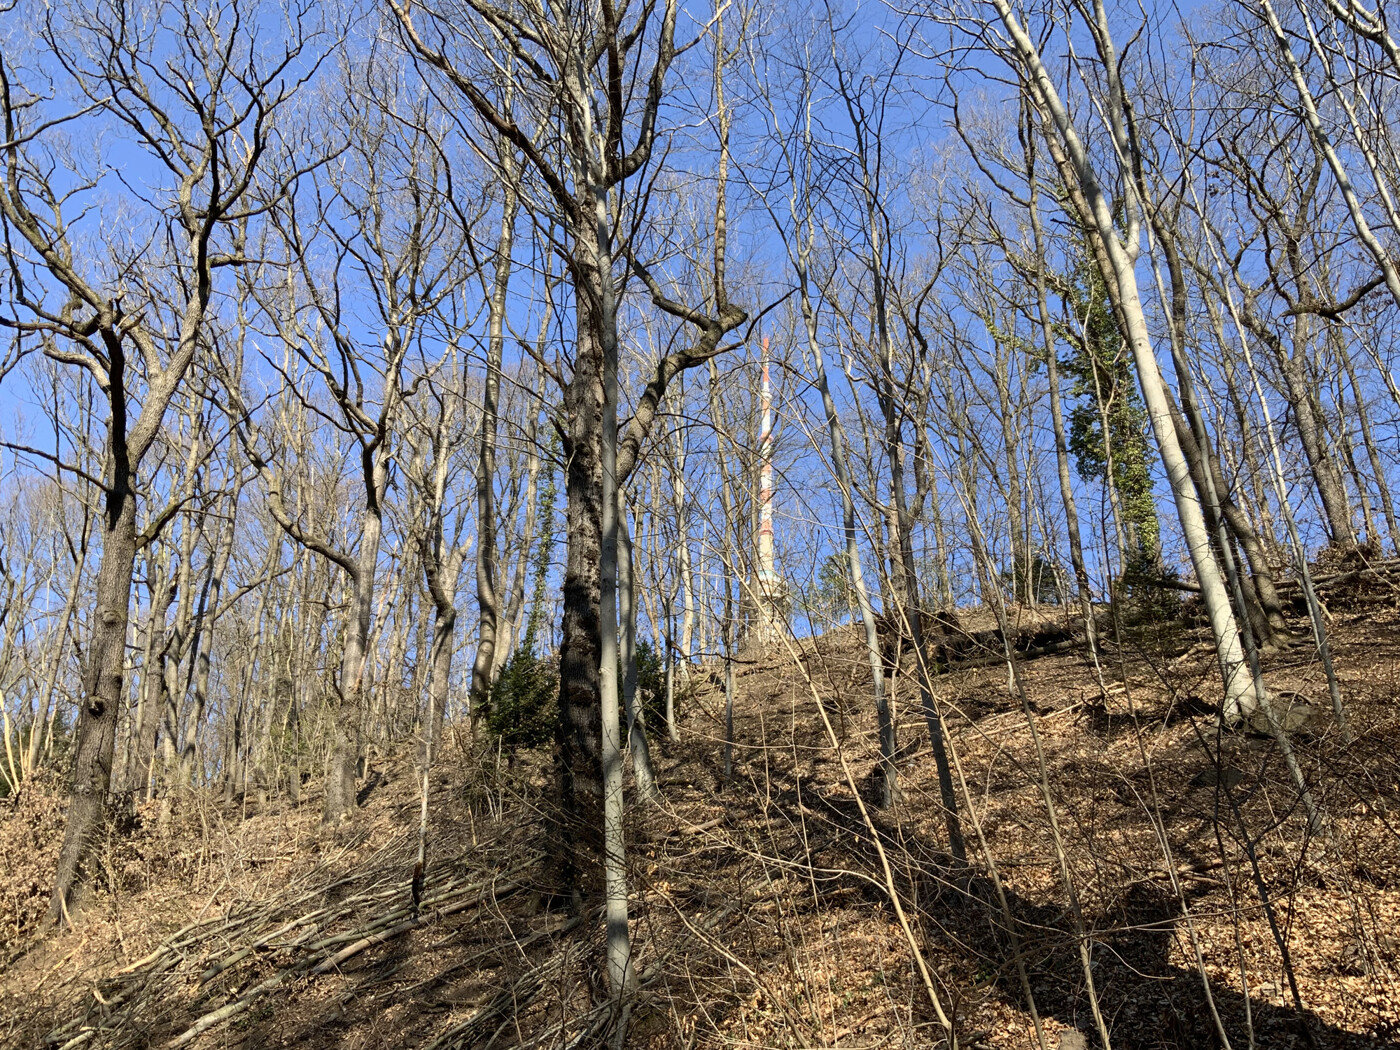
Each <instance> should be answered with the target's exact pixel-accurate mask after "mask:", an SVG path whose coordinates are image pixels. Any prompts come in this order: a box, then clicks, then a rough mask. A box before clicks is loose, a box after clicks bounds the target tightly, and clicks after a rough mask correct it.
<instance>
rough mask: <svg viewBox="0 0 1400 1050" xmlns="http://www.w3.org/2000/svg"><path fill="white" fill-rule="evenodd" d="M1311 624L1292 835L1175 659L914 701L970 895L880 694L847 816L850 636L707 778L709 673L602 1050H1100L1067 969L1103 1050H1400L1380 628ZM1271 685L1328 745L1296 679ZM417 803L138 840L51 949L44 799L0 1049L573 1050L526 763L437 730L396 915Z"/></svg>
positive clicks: (661, 749) (1192, 666)
mask: <svg viewBox="0 0 1400 1050" xmlns="http://www.w3.org/2000/svg"><path fill="white" fill-rule="evenodd" d="M1332 612H1333V616H1334V619H1333V624H1332V627H1333V645H1334V649H1335V660H1336V666H1337V672H1338V676H1339V679H1340V683H1341V688H1342V695H1343V697H1344V699H1345V701H1346V704H1347V709H1348V713H1349V716H1350V720H1351V725H1352V729H1353V731H1354V734H1355V735H1354V739H1352V740H1351V741H1350V742H1344V741H1343V739H1342V734H1341V733H1340V732H1339V731H1338V730H1337V729H1336V728H1335V727H1334V726H1333V725H1332V724H1331V722H1330V720H1329V719H1328V718H1325V717H1324V718H1313V719H1312V720H1311V721H1310V722H1309V723H1308V724H1307V725H1305V726H1304V727H1302V728H1301V729H1299V730H1298V731H1297V732H1296V733H1295V734H1294V746H1295V748H1296V751H1297V755H1298V759H1299V762H1300V764H1301V767H1302V769H1303V771H1304V773H1305V775H1306V777H1307V780H1308V783H1309V786H1310V789H1311V791H1312V793H1313V796H1314V798H1315V800H1316V802H1317V804H1318V806H1319V807H1320V809H1321V810H1322V811H1323V812H1324V815H1325V827H1324V829H1323V830H1321V831H1320V832H1319V833H1318V834H1310V833H1309V831H1308V827H1307V820H1306V817H1305V815H1304V813H1303V811H1302V807H1301V805H1300V804H1299V800H1298V793H1297V791H1296V790H1295V788H1294V786H1293V783H1292V781H1291V780H1290V778H1289V775H1288V773H1287V771H1286V769H1285V767H1284V764H1283V762H1282V761H1281V759H1280V757H1279V756H1278V754H1277V751H1276V749H1275V747H1274V745H1273V744H1272V743H1271V742H1270V741H1269V740H1268V739H1267V738H1263V737H1257V736H1254V735H1251V734H1249V733H1246V732H1243V731H1235V732H1229V733H1222V732H1221V731H1220V730H1219V729H1218V728H1217V726H1216V722H1215V719H1214V718H1213V717H1212V715H1211V712H1210V708H1211V702H1210V701H1211V698H1212V697H1213V696H1214V695H1215V692H1216V691H1217V690H1218V682H1219V677H1218V671H1217V669H1216V665H1215V661H1214V657H1213V655H1212V652H1211V650H1210V649H1209V648H1208V647H1207V646H1206V645H1205V644H1204V635H1203V633H1201V632H1200V631H1199V630H1195V629H1185V628H1182V627H1181V626H1180V625H1162V626H1146V627H1138V628H1134V629H1133V630H1131V631H1129V632H1127V633H1125V634H1124V635H1122V636H1121V637H1120V638H1118V639H1115V640H1112V641H1106V642H1105V645H1104V656H1103V660H1102V664H1101V672H1102V680H1103V681H1104V682H1105V684H1106V688H1105V689H1104V690H1102V691H1101V689H1100V685H1099V681H1100V677H1099V674H1098V673H1096V671H1095V669H1094V667H1093V665H1092V664H1091V663H1089V662H1087V661H1086V656H1085V654H1084V653H1082V652H1081V653H1064V654H1059V655H1054V656H1047V657H1043V658H1040V659H1035V660H1031V661H1027V662H1025V663H1024V664H1023V665H1022V668H1021V670H1022V677H1023V682H1024V685H1025V688H1026V691H1027V695H1028V698H1029V701H1030V706H1031V709H1032V710H1031V712H1030V713H1029V717H1028V714H1027V712H1026V711H1024V710H1023V708H1022V706H1021V704H1020V701H1019V700H1018V699H1016V697H1015V694H1014V693H1013V692H1012V691H1011V690H1010V689H1009V688H1008V675H1007V670H1006V667H1005V666H1004V665H1002V666H996V665H989V666H982V667H977V668H972V669H967V670H961V671H952V672H947V673H944V674H941V675H939V677H938V678H937V680H936V683H935V684H936V687H937V691H938V700H939V702H940V708H941V710H942V711H943V712H944V717H945V719H946V723H947V729H948V735H949V741H950V746H951V750H952V753H953V755H954V757H955V759H956V763H955V764H956V767H957V769H956V775H957V776H959V777H960V781H961V782H960V783H958V784H957V792H958V795H959V799H960V807H961V809H962V811H963V830H964V834H965V836H966V839H967V844H968V856H969V866H968V867H966V868H963V867H960V866H958V865H956V864H954V863H953V862H952V861H951V858H950V857H949V856H948V848H949V847H948V836H947V832H946V829H945V821H944V819H943V813H942V810H941V808H940V806H939V805H938V801H937V800H938V798H939V791H938V784H937V778H936V776H935V773H934V765H933V762H932V757H931V750H930V747H929V737H928V733H927V731H926V729H925V726H924V722H923V718H922V715H921V712H920V705H919V696H918V691H917V689H916V688H915V687H914V685H913V683H912V681H911V679H910V678H909V677H907V676H901V677H899V678H898V679H897V680H896V681H895V683H894V690H895V705H896V709H897V711H898V716H899V722H900V724H899V733H900V741H901V744H902V745H903V748H902V750H901V753H900V757H899V768H900V772H901V785H902V788H903V792H904V797H903V800H902V801H901V802H900V803H899V804H897V805H896V806H895V807H893V808H892V809H889V810H879V809H878V808H876V806H875V801H876V792H875V790H874V769H875V762H874V756H875V753H876V748H875V726H874V719H873V716H872V714H871V712H870V710H869V708H870V704H869V702H868V696H869V688H870V672H869V667H868V664H866V662H865V658H864V654H863V651H862V648H861V645H860V643H859V640H858V637H857V634H856V632H855V631H853V630H850V629H838V630H835V631H832V632H831V633H829V634H827V635H825V636H823V637H821V638H818V639H815V640H805V641H799V642H798V643H795V645H796V648H797V649H798V650H800V654H799V655H797V656H796V657H794V656H793V655H791V654H790V653H789V651H788V650H787V648H786V647H785V646H783V645H782V644H779V645H776V646H773V647H770V648H769V649H768V650H767V651H764V652H758V653H749V654H747V655H746V656H744V657H743V658H742V660H741V661H740V663H739V665H738V667H737V674H738V690H737V703H736V711H735V744H734V758H733V771H732V774H731V776H730V777H729V778H728V779H727V780H726V778H725V777H724V775H723V773H724V767H723V753H724V740H723V735H724V734H723V710H722V703H723V691H722V689H721V688H720V686H721V679H720V674H719V668H718V667H717V666H714V665H710V666H706V667H704V668H701V669H698V670H697V671H696V672H695V675H694V678H693V683H694V685H693V688H692V689H691V690H690V692H689V693H688V695H687V696H686V697H685V699H684V700H683V704H684V711H685V715H684V717H683V718H682V721H681V726H680V729H681V739H680V741H679V742H678V743H674V744H673V743H670V742H668V741H666V740H664V739H660V738H659V734H658V735H657V736H658V738H657V739H654V741H653V750H654V753H655V755H656V761H657V767H658V772H659V776H660V781H661V795H662V798H661V800H660V801H659V802H657V803H656V804H654V805H651V806H648V807H645V808H641V807H635V806H634V807H633V808H632V810H631V812H630V814H629V827H628V849H629V858H628V859H629V865H630V885H631V887H632V890H633V893H632V902H631V912H632V917H633V920H634V921H633V938H634V947H635V960H636V966H637V972H638V983H639V991H638V993H637V996H636V998H635V1000H634V1003H635V1005H634V1008H633V1010H632V1015H631V1018H630V1028H629V1045H632V1046H637V1047H656V1048H662V1047H666V1048H669V1047H685V1048H691V1047H720V1046H725V1047H743V1048H760V1047H761V1048H767V1047H842V1048H874V1047H934V1046H941V1045H945V1038H946V1030H945V1028H944V1026H943V1024H942V1023H941V1021H940V1018H939V1013H940V1011H941V1012H942V1014H943V1016H944V1017H947V1018H948V1019H949V1020H950V1022H951V1023H952V1025H953V1026H954V1028H955V1030H956V1033H957V1040H958V1043H957V1045H959V1046H962V1047H973V1048H979V1047H996V1048H1002V1047H1007V1048H1010V1047H1018V1048H1020V1047H1034V1046H1038V1045H1040V1044H1039V1043H1038V1042H1037V1037H1036V1030H1035V1020H1034V1018H1033V1015H1032V1013H1031V1011H1030V1009H1028V1005H1027V1004H1028V999H1027V995H1026V986H1027V985H1029V988H1030V991H1031V993H1032V996H1033V999H1034V1003H1035V1008H1036V1015H1037V1016H1038V1018H1039V1024H1040V1026H1041V1028H1042V1030H1043V1033H1044V1045H1045V1046H1047V1047H1050V1048H1053V1047H1056V1046H1063V1047H1075V1046H1094V1045H1097V1041H1098V1037H1097V1035H1096V1034H1095V1033H1096V1030H1097V1024H1096V1021H1095V1018H1094V1008H1093V1003H1092V1002H1091V996H1090V994H1089V990H1088V982H1087V981H1086V965H1085V964H1086V961H1087V972H1088V973H1089V974H1091V975H1092V979H1093V988H1094V992H1095V998H1096V1001H1097V1006H1098V1011H1099V1013H1100V1015H1101V1016H1102V1018H1103V1024H1104V1025H1105V1027H1106V1028H1107V1030H1108V1032H1109V1034H1110V1037H1111V1043H1112V1045H1113V1046H1114V1047H1119V1048H1139V1047H1140V1048H1167V1047H1209V1046H1219V1045H1222V1044H1221V1040H1220V1037H1219V1035H1218V1032H1219V1031H1220V1030H1223V1031H1224V1032H1225V1033H1226V1035H1227V1037H1228V1039H1229V1042H1230V1045H1231V1046H1232V1047H1235V1048H1240V1050H1243V1048H1245V1047H1254V1046H1258V1047H1288V1046H1307V1045H1314V1046H1319V1047H1338V1048H1351V1047H1358V1048H1359V1047H1377V1046H1395V1045H1400V980H1398V978H1400V612H1397V610H1396V608H1395V605H1394V602H1393V601H1391V600H1385V601H1371V602H1367V603H1366V604H1353V605H1350V606H1347V605H1346V603H1343V602H1334V603H1333V609H1332ZM1294 628H1295V630H1296V631H1297V632H1298V633H1299V634H1300V635H1305V633H1306V624H1305V623H1304V622H1301V621H1300V622H1298V623H1296V624H1294ZM1265 672H1266V674H1267V677H1268V679H1269V681H1270V683H1271V685H1272V687H1273V689H1274V690H1275V691H1276V692H1277V693H1278V694H1280V696H1281V697H1283V698H1285V699H1298V698H1302V699H1305V700H1306V701H1308V702H1310V703H1311V704H1313V705H1315V706H1316V707H1317V708H1319V709H1321V710H1322V711H1323V712H1330V708H1329V703H1328V699H1327V689H1326V682H1325V679H1324V677H1323V675H1322V672H1321V669H1320V667H1319V665H1318V661H1317V656H1316V653H1315V651H1314V649H1313V647H1312V646H1311V645H1310V644H1300V645H1298V646H1296V647H1294V648H1292V649H1289V650H1286V651H1282V652H1278V653H1273V654H1269V655H1267V656H1266V657H1265ZM809 683H810V684H809ZM1104 694H1106V700H1105V696H1104ZM1032 727H1033V728H1034V734H1033V733H1032ZM1037 742H1038V743H1037ZM1038 750H1039V752H1040V753H1041V754H1043V768H1044V774H1043V775H1042V772H1041V770H1042V762H1041V761H1040V760H1039V759H1038V757H1037V751H1038ZM416 779H417V778H416V775H415V772H414V766H413V761H412V751H411V749H410V748H408V747H407V746H406V747H405V749H404V752H403V754H401V755H391V756H384V757H381V759H380V760H379V761H377V762H376V763H374V765H373V766H372V771H371V773H370V774H369V776H368V778H367V779H366V780H365V781H364V782H363V790H362V792H361V794H362V801H363V806H362V808H361V809H360V811H359V812H358V814H357V816H356V817H355V818H354V820H353V822H352V823H351V825H350V826H349V827H348V828H346V829H345V830H344V831H343V832H342V833H340V834H339V835H337V836H334V837H332V836H327V835H326V834H324V833H323V832H322V831H321V829H320V828H319V827H318V822H317V818H318V814H319V801H320V800H319V797H318V796H317V793H316V784H315V782H314V781H313V782H312V783H311V784H310V785H308V788H307V791H306V795H305V797H304V798H303V800H302V801H301V802H300V803H299V804H296V805H293V804H291V803H289V802H286V801H278V800H273V801H269V802H266V803H263V804H258V803H257V802H256V800H254V799H252V798H249V799H247V800H245V801H244V802H242V803H240V804H238V805H229V804H224V803H223V802H222V801H221V800H219V799H216V798H214V797H212V796H210V797H206V796H200V795H193V796H190V797H188V798H185V799H183V800H180V801H179V803H178V804H177V805H175V806H174V808H173V812H170V813H167V814H166V815H165V816H164V817H162V815H161V811H160V804H159V803H156V804H153V805H152V806H149V807H145V808H140V809H138V810H137V811H136V813H135V815H134V817H133V818H132V819H130V820H127V821H125V822H124V823H123V824H122V825H121V826H119V827H118V826H114V827H113V828H112V829H111V830H110V832H109V833H108V834H107V836H106V838H105V839H104V841H103V843H102V844H101V848H100V849H99V851H98V854H99V858H98V863H97V865H96V868H97V885H96V886H95V887H94V888H93V889H92V890H90V891H89V892H88V893H87V894H86V896H85V898H84V899H83V900H82V901H81V902H80V905H79V908H78V911H77V914H76V915H75V916H74V920H75V921H74V928H73V929H71V930H68V931H65V932H63V933H58V934H49V935H48V936H47V937H42V938H41V937H39V936H38V934H37V933H36V919H37V916H38V914H39V911H40V910H41V909H42V905H43V898H44V894H45V892H46V889H47V880H48V878H49V876H50V875H51V872H52V866H53V861H54V855H55V853H56V849H57V841H58V838H59V835H60V832H61V818H62V813H61V806H60V804H59V802H58V801H57V800H56V797H55V795H54V794H53V792H52V790H51V789H49V790H46V789H45V788H44V786H43V785H38V786H36V787H35V788H33V789H31V790H30V791H28V792H27V793H26V794H25V795H24V796H22V797H21V798H20V800H19V801H18V802H17V803H14V802H12V803H8V804H6V808H4V809H0V906H3V908H4V913H3V915H0V922H3V923H4V928H3V929H0V950H2V951H3V955H0V961H3V962H4V963H5V964H7V965H6V966H5V970H4V972H3V974H0V1046H4V1047H7V1048H8V1047H13V1048H17V1050H18V1048H22V1047H25V1048H27V1047H40V1046H44V1047H52V1048H59V1047H61V1048H65V1050H69V1048H76V1047H146V1046H185V1045H188V1046H193V1047H201V1048H203V1047H239V1048H247V1050H260V1048H264V1047H267V1048H276V1047H311V1048H332V1047H335V1048H346V1050H371V1048H380V1047H384V1048H388V1047H434V1048H436V1047H485V1046H501V1047H506V1046H534V1045H538V1046H542V1047H554V1048H563V1047H571V1046H579V1047H589V1046H595V1045H601V1044H602V1043H603V1042H604V1040H605V1038H606V1034H607V1032H608V1031H610V1030H611V1025H612V1023H613V1020H614V1019H613V1018H612V1017H611V1015H610V1013H609V1012H608V1010H607V1009H606V1008H605V1007H596V1006H595V1004H596V1003H598V1002H599V1001H601V1000H602V998H603V996H602V989H601V981H602V977H601V971H602V966H601V960H600V954H601V933H600V931H599V928H598V926H599V924H598V922H597V921H596V915H595V916H593V917H592V919H591V921H590V920H589V919H585V920H583V921H579V920H573V919H570V917H569V914H568V911H567V909H564V908H554V907H550V906H549V903H550V898H549V897H548V895H547V894H546V893H545V892H544V890H545V887H546V885H547V884H548V872H549V870H550V864H551V861H552V860H554V859H557V854H558V842H557V838H556V837H555V836H552V835H551V834H550V832H549V831H548V830H546V829H547V827H548V823H547V821H546V820H545V819H544V817H543V814H544V813H545V812H546V810H547V805H546V801H547V799H548V798H549V797H550V790H549V787H550V775H549V767H548V759H547V756H545V755H540V754H527V755H522V756H521V757H520V758H519V759H518V760H517V761H516V762H514V763H511V762H509V761H508V760H507V759H506V758H505V757H504V756H501V755H499V754H497V753H495V752H491V751H489V750H486V749H485V747H484V743H483V744H482V745H479V746H474V745H473V742H472V741H471V739H470V735H469V733H468V730H467V729H466V727H464V726H462V727H455V728H454V729H453V730H452V731H451V733H450V734H449V740H448V741H447V742H446V746H445V748H444V755H443V758H442V760H441V761H440V762H439V763H438V764H437V768H436V769H435V772H434V774H433V794H432V799H433V815H432V820H433V824H432V834H431V838H430V843H431V845H430V853H429V866H428V872H429V873H428V878H427V883H426V887H425V889H424V893H423V906H422V909H421V911H420V912H417V913H415V912H414V910H413V909H412V908H411V905H410V901H409V892H410V891H409V887H410V879H411V872H412V867H413V861H414V855H415V851H416V842H417V822H418V809H419V791H418V785H417V782H416ZM1047 785H1048V793H1049V796H1050V798H1051V800H1052V801H1053V806H1054V812H1055V816H1056V818H1057V820H1056V823H1057V826H1058V839H1059V841H1060V843H1061V845H1062V849H1061V850H1058V851H1057V849H1056V838H1057V834H1056V832H1055V831H1054V829H1053V827H1052V823H1051V821H1050V820H1049V819H1048V816H1047V814H1048V810H1047V805H1046V786H1047ZM969 800H970V802H971V805H970V806H969ZM1060 855H1062V856H1063V858H1064V862H1063V865H1061V863H1060V861H1059V859H1058V857H1059V856H1060ZM1066 876H1068V879H1067V878H1066ZM1067 881H1068V883H1069V884H1070V885H1072V887H1073V890H1074V894H1073V896H1071V895H1070V894H1069V893H1068V892H1067V890H1066V885H1067ZM1265 900H1267V903H1268V906H1267V908H1266V907H1265V904H1264V901H1265ZM1183 901H1184V904H1183ZM896 904H897V905H898V906H896ZM911 944H913V945H916V946H917V948H918V950H919V952H920V953H921V955H922V958H923V959H924V961H925V964H926V969H925V970H924V971H921V970H920V968H919V967H918V966H916V965H915V957H914V955H913V954H912V952H911ZM1281 945H1282V946H1284V947H1286V949H1287V954H1288V961H1287V965H1285V961H1284V957H1283V953H1282V951H1281V947H1280V946H1281ZM1081 946H1082V948H1083V951H1081ZM1018 963H1019V966H1018ZM1023 972H1024V980H1023V978H1022V973H1023ZM1295 983H1296V991H1295ZM1217 1016H1218V1023H1217V1021H1216V1020H1215V1018H1216V1017H1217ZM1085 1038H1087V1042H1084V1041H1083V1040H1084V1039H1085Z"/></svg>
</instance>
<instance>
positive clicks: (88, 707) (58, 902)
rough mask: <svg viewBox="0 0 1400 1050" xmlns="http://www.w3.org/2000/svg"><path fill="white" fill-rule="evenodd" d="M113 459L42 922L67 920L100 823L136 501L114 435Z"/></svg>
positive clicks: (118, 693)
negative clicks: (67, 778)
mask: <svg viewBox="0 0 1400 1050" xmlns="http://www.w3.org/2000/svg"><path fill="white" fill-rule="evenodd" d="M113 444H114V446H115V448H114V449H113V451H112V453H111V456H112V459H113V460H114V461H115V468H116V469H114V470H113V471H112V480H111V482H110V485H109V488H108V490H107V494H106V500H105V504H106V505H105V508H104V514H103V520H102V562H101V564H100V565H99V566H98V570H97V610H96V612H97V615H96V617H95V618H94V621H93V626H92V642H91V646H90V648H89V651H88V664H87V668H86V672H85V674H84V676H83V677H84V682H83V693H84V696H83V703H82V706H81V707H80V708H79V711H78V727H77V744H76V747H75V748H74V756H73V793H72V796H71V797H70V800H69V803H68V820H67V823H66V825H65V827H64V831H63V845H62V846H61V847H60V849H59V855H58V870H57V873H56V874H55V876H54V890H53V896H52V898H51V899H50V901H49V913H48V915H49V921H51V922H67V920H68V906H69V904H70V903H71V901H70V896H71V893H72V890H73V887H74V885H75V884H76V881H77V878H78V868H79V865H80V864H81V862H82V861H83V859H84V858H85V856H86V853H87V848H88V845H89V842H90V840H91V838H92V836H93V835H94V833H95V832H96V831H97V829H98V825H99V824H100V823H101V822H102V816H103V811H104V809H105V806H106V802H107V790H108V788H109V787H110V786H111V778H112V755H113V750H114V748H115V745H116V734H117V713H118V711H119V710H120V708H121V702H122V671H123V658H124V657H125V655H126V629H127V620H128V617H129V616H130V604H131V581H132V577H133V575H134V571H135V567H136V499H135V494H134V493H133V492H132V490H131V477H130V474H129V473H128V471H127V469H125V463H124V460H125V458H126V449H125V447H124V442H122V441H120V440H118V439H117V436H116V435H114V440H113Z"/></svg>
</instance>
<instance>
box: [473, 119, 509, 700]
mask: <svg viewBox="0 0 1400 1050" xmlns="http://www.w3.org/2000/svg"><path fill="white" fill-rule="evenodd" d="M502 166H503V173H504V175H505V177H504V178H502V180H501V185H502V188H503V193H504V197H503V199H502V201H501V229H500V234H499V236H498V238H497V240H496V257H495V271H494V283H493V285H492V289H491V303H490V317H489V319H488V322H487V332H486V383H485V386H484V388H483V391H482V401H481V417H482V418H481V451H480V454H479V457H478V462H477V473H476V507H477V511H476V514H477V526H476V534H477V540H476V603H477V608H478V609H479V610H480V616H479V619H478V627H477V632H478V634H477V647H476V660H475V661H474V662H473V664H472V682H471V699H470V704H471V708H472V710H473V711H477V710H485V705H486V703H487V700H488V698H489V697H490V695H491V683H492V680H493V671H494V670H495V668H496V666H497V664H498V661H497V659H496V642H497V637H498V635H499V634H500V628H501V612H502V609H501V599H500V594H499V593H498V581H497V578H496V570H497V565H496V529H497V527H498V522H497V521H496V440H497V431H498V430H499V415H498V410H497V402H498V401H499V399H500V391H501V360H502V355H503V353H504V348H505V323H506V305H507V303H506V297H507V293H508V292H509V290H510V271H511V251H512V250H513V247H514V243H515V216H516V211H517V208H518V204H519V196H518V190H517V188H516V181H515V179H514V178H513V177H512V176H513V175H514V169H515V159H514V153H513V148H512V147H510V146H506V145H504V144H503V149H502Z"/></svg>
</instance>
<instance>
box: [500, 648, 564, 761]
mask: <svg viewBox="0 0 1400 1050" xmlns="http://www.w3.org/2000/svg"><path fill="white" fill-rule="evenodd" d="M532 641H533V639H532ZM558 711H559V673H558V671H557V669H556V668H555V666H554V664H553V662H552V661H550V660H548V659H545V658H542V657H539V656H536V655H535V653H534V651H533V646H531V647H530V648H526V646H524V645H521V646H520V648H518V649H516V650H515V652H514V653H512V654H511V656H510V659H509V660H507V661H506V665H505V667H503V668H501V674H500V677H498V678H497V679H496V684H495V685H494V686H492V688H491V710H490V712H489V713H488V714H487V716H486V726H487V728H488V729H489V730H490V731H491V733H492V734H493V735H495V736H497V737H499V738H500V740H501V746H502V747H504V748H505V749H506V750H508V751H518V750H522V749H524V750H529V749H531V748H538V747H544V746H545V745H546V744H548V743H549V742H550V741H551V740H553V739H554V724H555V722H556V721H557V720H558Z"/></svg>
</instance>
